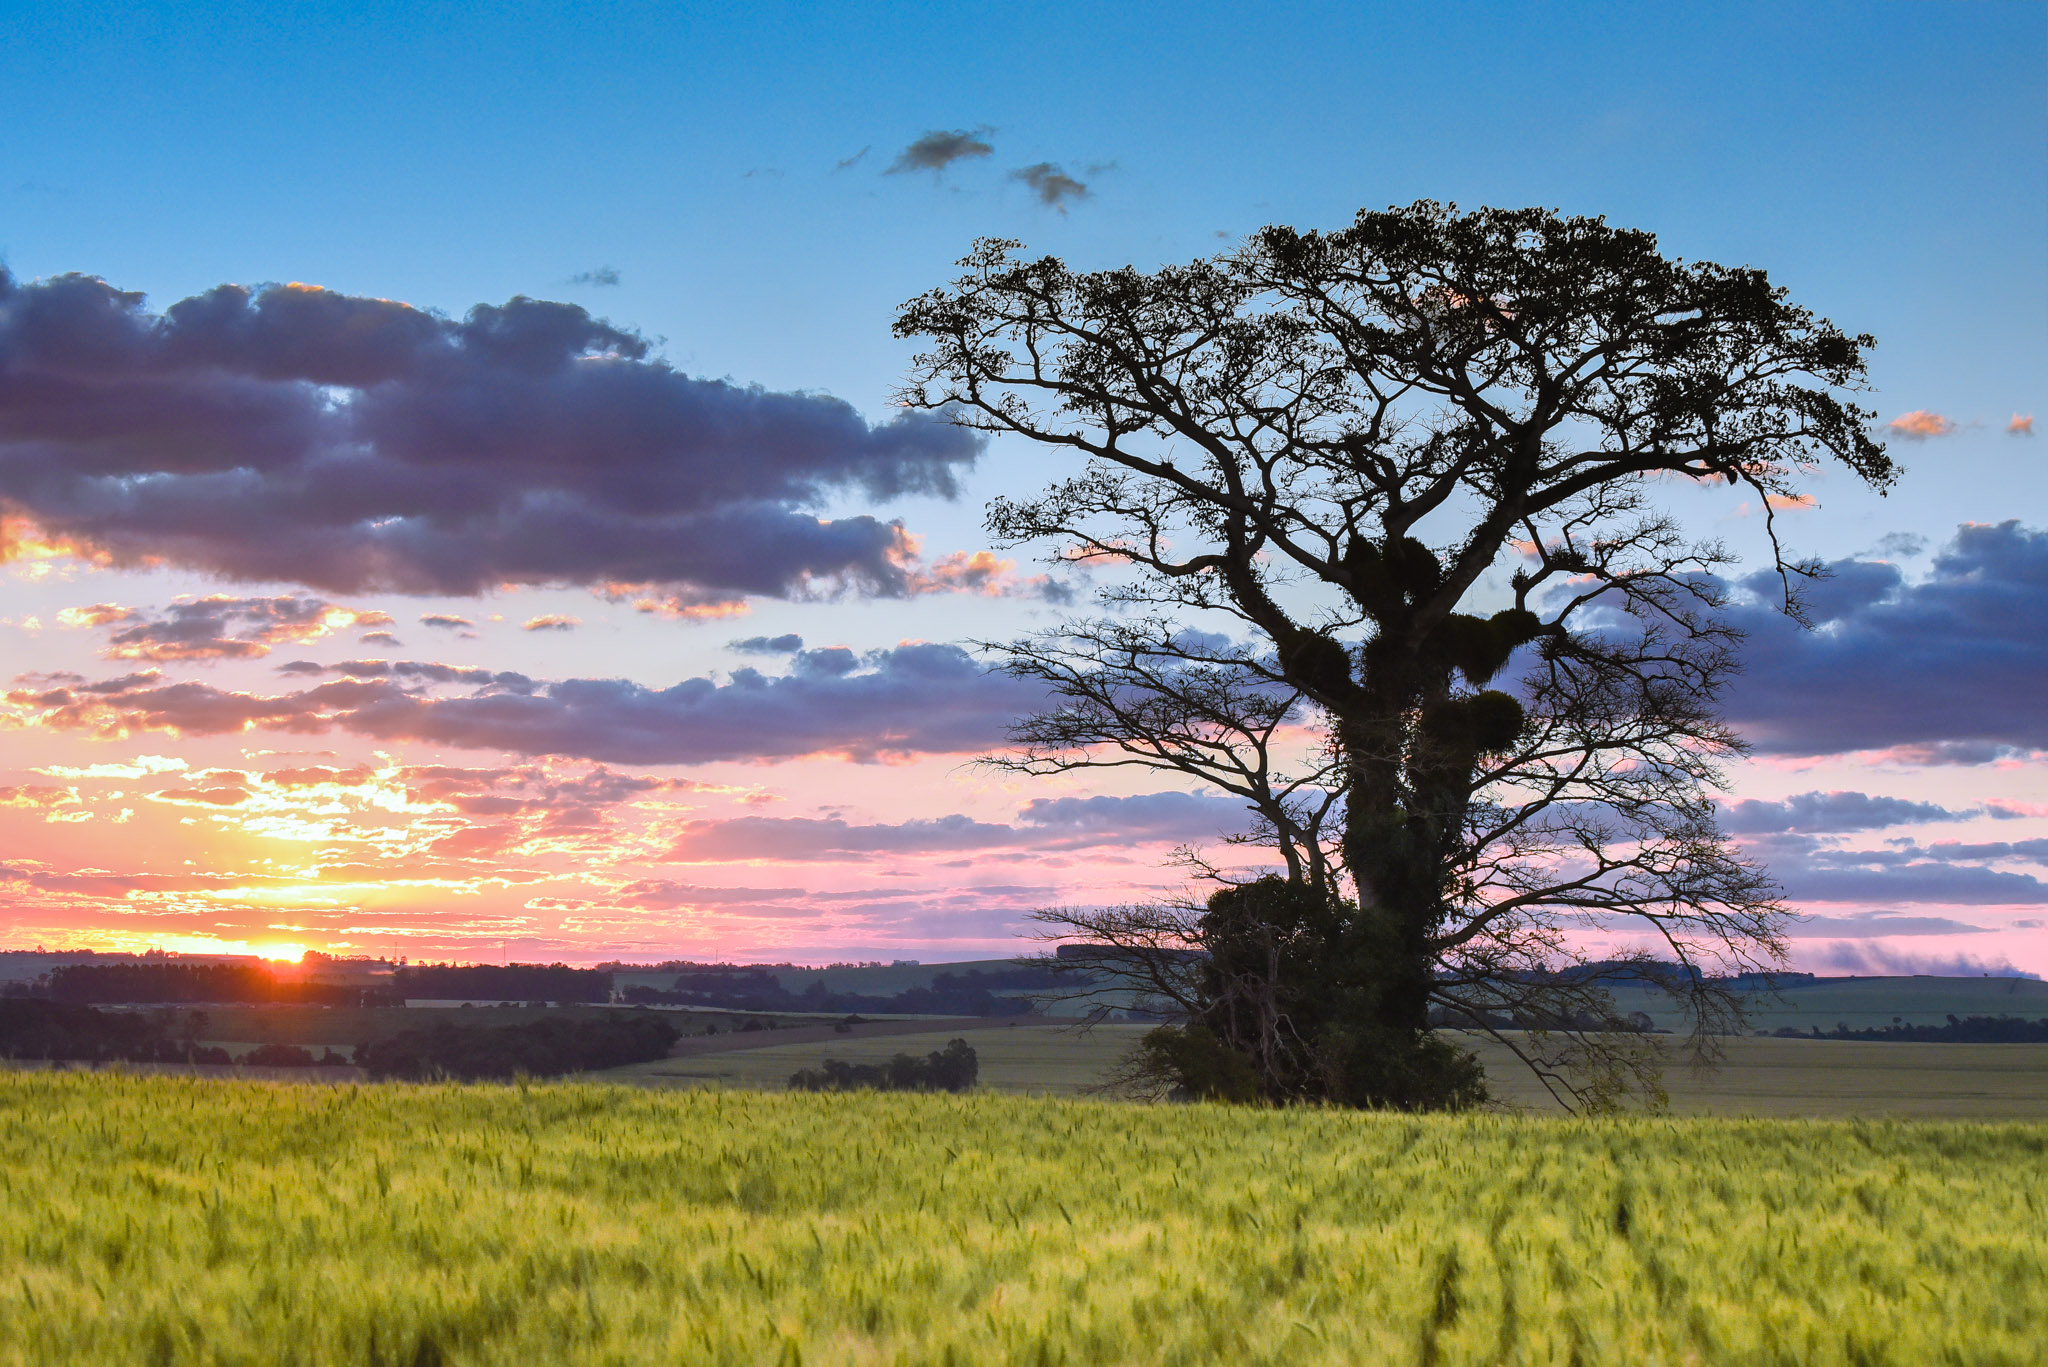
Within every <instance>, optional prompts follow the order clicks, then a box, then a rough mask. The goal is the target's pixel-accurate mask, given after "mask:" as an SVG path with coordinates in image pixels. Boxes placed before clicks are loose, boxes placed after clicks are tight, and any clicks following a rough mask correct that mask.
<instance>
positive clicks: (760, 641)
mask: <svg viewBox="0 0 2048 1367" xmlns="http://www.w3.org/2000/svg"><path fill="white" fill-rule="evenodd" d="M725 648H726V649H727V650H736V651H738V652H739V653H740V654H742V655H791V654H794V653H795V652H797V651H799V650H802V649H803V648H804V638H803V637H801V636H799V635H797V634H796V633H795V632H790V633H789V634H788V635H786V636H748V637H745V638H743V639H741V640H737V641H728V642H726V647H725Z"/></svg>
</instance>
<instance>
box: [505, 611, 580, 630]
mask: <svg viewBox="0 0 2048 1367" xmlns="http://www.w3.org/2000/svg"><path fill="white" fill-rule="evenodd" d="M582 625H583V619H582V618H581V617H565V616H563V615H562V614H561V613H557V612H551V613H548V614H546V615H545V616H541V617H529V618H527V619H526V621H525V622H523V623H522V624H521V625H520V628H519V629H520V630H521V631H574V630H575V629H576V628H578V627H580V626H582Z"/></svg>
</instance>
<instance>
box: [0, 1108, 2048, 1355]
mask: <svg viewBox="0 0 2048 1367" xmlns="http://www.w3.org/2000/svg"><path fill="white" fill-rule="evenodd" d="M2044 1217H2048V1126H2043V1125H2038V1124H1951V1123H1921V1122H1875V1123H1873V1122H1810V1121H1809V1122H1787V1121H1728V1120H1685V1119H1678V1120H1673V1119H1656V1120H1625V1121H1602V1122H1584V1121H1573V1120H1561V1119H1555V1118H1511V1117H1503V1116H1478V1117H1459V1118H1429V1119H1416V1118H1409V1117H1401V1116H1387V1115H1379V1116H1374V1115H1360V1114H1355V1113H1340V1112H1327V1111H1291V1112H1273V1111H1257V1110H1243V1109H1224V1108H1216V1107H1207V1106H1192V1107H1182V1106H1130V1105H1113V1104H1106V1103H1099V1102H1089V1101H1071V1100H1060V1099H1046V1098H1018V1097H1006V1096H996V1095H989V1094H976V1095H970V1096H967V1097H946V1096H900V1095H899V1096H881V1095H874V1094H854V1095H823V1096H820V1095H786V1094H785V1095H776V1094H768V1093H762V1092H750V1091H741V1090H689V1091H669V1092H663V1091H654V1090H649V1089H644V1088H627V1087H615V1086H612V1087H608V1086H594V1085H588V1084H544V1085H543V1084H536V1085H528V1086H473V1087H455V1086H405V1085H388V1086H378V1087H370V1086H340V1087H313V1086H301V1085H284V1084H268V1083H226V1084H224V1083H217V1082H206V1081H198V1080H193V1079H187V1078H172V1077H135V1076H124V1075H120V1074H112V1073H102V1074H97V1075H94V1074H83V1073H43V1072H33V1073H32V1072H20V1073H6V1074H0V1324H4V1325H6V1326H7V1329H8V1332H7V1333H6V1334H5V1335H0V1362H5V1363H36V1364H45V1363H48V1364H57V1363H62V1364H67V1365H68V1364H77V1363H131V1362H132V1363H151V1364H155V1363H222V1364H225V1363H250V1364H256V1363H263V1364H269V1363H304V1364H313V1363H363V1364H369V1363H384V1364H399V1365H400V1367H406V1365H410V1364H424V1363H443V1364H470V1363H475V1364H482V1363H506V1364H514V1363H518V1364H526V1363H542V1362H545V1363H550V1364H556V1363H562V1364H582V1363H593V1364H595V1363H618V1364H626V1363H635V1364H637V1363H651V1362H677V1363H682V1362H689V1363H735V1364H737V1363H748V1364H753V1363H769V1364H774V1363H791V1364H793V1363H811V1364H822V1363H859V1364H870V1363H872V1364H885V1363H886V1364H926V1363H930V1364H940V1363H1015V1364H1036V1363H1069V1364H1082V1363H1162V1364H1164V1363H1188V1364H1193V1363H1208V1362H1232V1363H1276V1364H1277V1363H1286V1364H1290V1365H1294V1364H1317V1363H1332V1364H1335V1363H1343V1364H1357V1363H1382V1362H1387V1363H1411V1362H1412V1363H1430V1364H1439V1365H1448V1364H1480V1363H1528V1364H1548V1363H1554V1364H1559V1365H1560V1367H1562V1365H1563V1364H1568V1363H1579V1364H1586V1365H1590V1364H1599V1363H1614V1364H1630V1365H1631V1367H1637V1365H1640V1364H1655V1363H1674V1364H1675V1363H1745V1364H1750V1363H1782V1364H1801V1365H1802V1367H1803V1365H1805V1364H1837V1363H1839V1364H1859V1365H1860V1367H1867V1365H1868V1364H1885V1363H1898V1364H1909V1363H1910V1364H1926V1363H1957V1364H1962V1363H1968V1364H1973V1367H1974V1365H1980V1364H2027V1363H2040V1362H2043V1361H2044V1360H2048V1348H2044V1345H2048V1220H2044Z"/></svg>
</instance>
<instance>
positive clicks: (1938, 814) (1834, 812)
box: [1721, 792, 1976, 835]
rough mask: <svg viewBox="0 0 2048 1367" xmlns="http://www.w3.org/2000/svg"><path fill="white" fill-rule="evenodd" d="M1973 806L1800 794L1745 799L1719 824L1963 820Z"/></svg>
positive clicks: (1840, 827) (1768, 827) (1738, 829)
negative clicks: (1966, 808)
mask: <svg viewBox="0 0 2048 1367" xmlns="http://www.w3.org/2000/svg"><path fill="white" fill-rule="evenodd" d="M1975 815H1976V812H1975V811H1960V812H1957V811H1950V810H1949V809H1948V808H1946V807H1943V806H1942V805H1940V804H1939V803H1935V802H1909V801H1907V800H1906V799H1904V798H1897V797H1869V796H1866V795H1865V794H1863V793H1846V792H1829V793H1800V794H1799V795H1798V796H1796V797H1788V798H1786V799H1785V800H1784V801H1782V802H1763V801H1759V800H1757V799H1755V798H1745V799H1743V800H1742V801H1740V802H1731V803H1728V804H1726V805H1725V806H1723V807H1722V808H1721V828H1722V829H1723V830H1725V831H1729V832H1732V833H1734V834H1738V835H1741V834H1746V833H1749V832H1776V831H1803V832H1807V833H1813V832H1821V831H1870V830H1877V829H1880V828H1882V827H1885V826H1904V825H1908V824H1912V823H1916V822H1922V821H1964V820H1967V819H1968V818H1970V817H1972V816H1975Z"/></svg>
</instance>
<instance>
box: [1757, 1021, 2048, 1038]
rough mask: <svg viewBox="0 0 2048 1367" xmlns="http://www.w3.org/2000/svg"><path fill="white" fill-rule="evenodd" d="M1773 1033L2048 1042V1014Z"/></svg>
mask: <svg viewBox="0 0 2048 1367" xmlns="http://www.w3.org/2000/svg"><path fill="white" fill-rule="evenodd" d="M1772 1033H1773V1034H1775V1035H1776V1036H1778V1038H1780V1039H1851V1040H1871V1041H1876V1042H1880V1043H1886V1044H2048V1016H2043V1017H2042V1018H2041V1019H2039V1020H2027V1019H2025V1018H2023V1017H2020V1016H1964V1017H1963V1018H1961V1019H1960V1020H1958V1019H1957V1018H1956V1017H1955V1016H1954V1015H1953V1014H1951V1015H1950V1016H1949V1018H1948V1020H1947V1022H1946V1023H1945V1024H1942V1025H1908V1024H1906V1023H1905V1022H1904V1021H1896V1020H1895V1021H1894V1022H1893V1023H1892V1024H1891V1025H1879V1026H1872V1027H1869V1028H1867V1029H1861V1030H1852V1029H1850V1028H1849V1026H1848V1025H1846V1024H1838V1025H1836V1026H1835V1028H1834V1029H1832V1030H1826V1031H1823V1030H1822V1029H1821V1028H1820V1027H1819V1026H1817V1025H1816V1026H1811V1027H1809V1028H1807V1029H1805V1030H1800V1029H1798V1028H1797V1027H1795V1026H1790V1025H1787V1026H1781V1027H1779V1028H1778V1029H1777V1030H1775V1031H1773V1032H1772Z"/></svg>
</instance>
